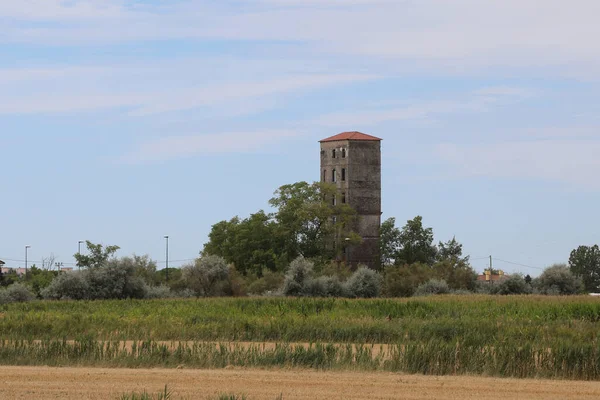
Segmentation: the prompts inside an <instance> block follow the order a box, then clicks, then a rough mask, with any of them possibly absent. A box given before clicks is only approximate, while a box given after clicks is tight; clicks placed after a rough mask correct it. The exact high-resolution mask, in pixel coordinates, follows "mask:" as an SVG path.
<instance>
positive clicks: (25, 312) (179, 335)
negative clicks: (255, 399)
mask: <svg viewBox="0 0 600 400" xmlns="http://www.w3.org/2000/svg"><path fill="white" fill-rule="evenodd" d="M599 332H600V299H596V298H593V297H548V296H539V297H537V296H515V297H510V296H509V297H491V296H439V297H428V298H417V299H415V298H413V299H403V300H396V299H393V300H392V299H377V300H347V299H289V298H239V299H234V298H218V299H200V300H130V301H129V300H128V301H88V302H84V301H80V302H71V301H63V302H32V303H21V304H10V305H5V306H2V307H1V308H0V339H2V341H1V343H0V363H2V364H12V365H15V364H25V365H37V364H44V365H46V364H47V365H103V366H125V367H132V366H133V367H136V366H167V367H169V366H172V367H176V366H184V367H202V368H220V367H225V366H228V365H240V366H263V367H281V366H285V367H309V368H326V369H364V370H388V371H405V372H418V373H426V374H485V375H496V376H515V377H553V378H563V379H599V378H600V344H599V343H598V334H599ZM124 341H136V342H135V343H133V344H131V343H130V344H129V345H128V346H125V344H124ZM164 342H168V343H164ZM190 342H192V343H190ZM207 342H213V343H207ZM214 342H217V343H214ZM241 342H255V344H243V343H241ZM263 342H276V343H277V346H264V345H263V344H262V343H263ZM307 343H313V344H312V345H307ZM352 344H355V345H352ZM357 345H358V346H357ZM381 345H385V346H381Z"/></svg>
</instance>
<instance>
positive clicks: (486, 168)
mask: <svg viewBox="0 0 600 400" xmlns="http://www.w3.org/2000/svg"><path fill="white" fill-rule="evenodd" d="M435 151H436V155H437V156H438V157H440V158H441V159H442V160H443V161H445V162H446V163H447V164H449V165H450V166H452V167H453V168H454V172H455V173H456V174H458V175H459V176H464V177H473V176H485V177H495V178H510V179H543V180H547V181H558V182H562V183H566V184H570V185H576V186H578V187H581V188H587V189H593V190H597V189H600V181H599V180H598V178H597V177H598V176H599V175H600V158H598V154H600V139H597V138H596V139H586V140H572V139H549V140H538V141H511V142H503V143H493V144H480V145H476V144H468V145H467V144H465V145H458V144H441V145H439V146H437V148H436V150H435Z"/></svg>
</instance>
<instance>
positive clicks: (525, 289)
mask: <svg viewBox="0 0 600 400" xmlns="http://www.w3.org/2000/svg"><path fill="white" fill-rule="evenodd" d="M489 286H490V287H491V288H490V291H491V294H502V295H509V294H529V293H531V286H530V285H528V284H527V282H525V278H523V275H521V274H512V275H509V276H507V277H505V278H503V279H501V280H499V281H497V282H495V283H493V284H491V285H489Z"/></svg>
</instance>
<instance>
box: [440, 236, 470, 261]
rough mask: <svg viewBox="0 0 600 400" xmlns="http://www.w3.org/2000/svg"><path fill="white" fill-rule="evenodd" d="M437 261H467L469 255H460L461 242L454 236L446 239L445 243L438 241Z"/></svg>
mask: <svg viewBox="0 0 600 400" xmlns="http://www.w3.org/2000/svg"><path fill="white" fill-rule="evenodd" d="M437 259H438V261H444V260H452V261H454V262H456V263H457V262H464V263H468V262H469V256H466V257H463V256H462V244H460V243H459V242H458V241H457V240H456V237H453V238H452V240H448V241H447V242H446V243H443V242H440V243H439V245H438V251H437Z"/></svg>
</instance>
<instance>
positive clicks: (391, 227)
mask: <svg viewBox="0 0 600 400" xmlns="http://www.w3.org/2000/svg"><path fill="white" fill-rule="evenodd" d="M399 249H400V229H398V228H397V227H396V218H388V219H386V220H385V221H383V223H382V224H381V228H380V229H379V252H380V255H381V264H382V266H383V267H386V266H389V265H393V264H394V261H395V259H396V257H397V256H398V250H399Z"/></svg>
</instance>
